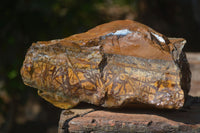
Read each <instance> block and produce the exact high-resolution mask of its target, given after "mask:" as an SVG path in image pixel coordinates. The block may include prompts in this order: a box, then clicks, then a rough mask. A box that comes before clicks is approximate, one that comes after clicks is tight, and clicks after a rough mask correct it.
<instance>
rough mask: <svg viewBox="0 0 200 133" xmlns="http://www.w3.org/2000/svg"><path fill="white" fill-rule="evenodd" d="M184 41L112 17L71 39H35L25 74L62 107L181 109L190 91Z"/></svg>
mask: <svg viewBox="0 0 200 133" xmlns="http://www.w3.org/2000/svg"><path fill="white" fill-rule="evenodd" d="M184 43H185V40H184V39H172V38H171V39H168V38H167V37H165V36H164V35H162V34H160V33H158V32H156V31H154V30H152V29H151V28H149V27H147V26H144V25H142V24H139V23H137V22H134V21H130V20H124V21H123V20H121V21H114V22H111V23H108V24H103V25H100V26H97V27H96V28H93V29H91V30H89V31H88V32H86V33H81V34H77V35H73V36H70V37H68V38H64V39H60V40H52V41H47V42H45V41H43V42H42V41H41V42H37V43H33V44H32V46H31V47H30V48H29V50H28V52H27V54H26V57H25V60H24V63H23V66H22V69H21V75H22V78H23V81H24V83H25V84H26V85H29V86H32V87H34V88H37V89H38V94H39V95H40V96H41V97H43V98H44V99H45V100H47V101H49V102H50V103H52V104H54V105H55V106H57V107H60V108H64V109H68V108H72V107H74V106H76V105H77V104H78V103H80V102H88V103H91V104H95V105H101V106H104V107H121V106H125V105H128V104H130V103H137V104H144V106H145V105H151V106H154V107H158V108H169V109H171V108H175V109H178V108H181V107H182V106H183V104H184V101H185V97H186V96H187V93H188V91H189V89H190V70H189V65H188V63H187V59H186V57H185V56H184V53H183V52H182V48H183V46H184ZM183 86H184V87H183ZM184 94H185V95H184Z"/></svg>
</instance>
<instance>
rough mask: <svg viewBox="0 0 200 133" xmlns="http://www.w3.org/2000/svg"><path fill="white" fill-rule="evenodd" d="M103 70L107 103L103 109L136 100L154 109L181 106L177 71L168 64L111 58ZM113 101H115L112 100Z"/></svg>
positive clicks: (182, 96)
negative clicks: (150, 105)
mask: <svg viewBox="0 0 200 133" xmlns="http://www.w3.org/2000/svg"><path fill="white" fill-rule="evenodd" d="M108 60H109V61H108V65H107V66H106V67H105V69H104V78H103V79H104V81H106V82H105V87H106V91H107V95H108V96H107V98H108V99H107V101H106V102H105V104H104V106H106V107H107V106H108V107H109V106H111V107H112V106H120V105H121V104H123V103H124V102H126V103H127V102H128V103H129V101H138V102H141V103H146V104H155V105H156V106H157V107H161V108H163V107H167V108H172V107H174V106H183V99H184V94H183V91H182V89H181V85H180V77H179V76H177V75H179V73H180V71H179V70H178V67H177V66H176V65H174V63H173V62H172V61H162V60H151V59H141V58H137V57H135V58H133V57H130V56H121V55H114V56H112V57H110V59H108ZM113 99H115V100H113Z"/></svg>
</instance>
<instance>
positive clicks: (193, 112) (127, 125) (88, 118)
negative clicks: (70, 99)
mask: <svg viewBox="0 0 200 133" xmlns="http://www.w3.org/2000/svg"><path fill="white" fill-rule="evenodd" d="M186 55H187V58H188V62H189V63H190V68H191V72H192V81H191V90H190V93H189V94H190V95H192V96H200V89H199V86H200V53H187V54H186ZM94 108H95V107H94ZM91 111H92V112H91ZM88 112H89V113H88ZM199 112H200V104H195V105H192V106H191V107H190V108H188V109H187V110H158V109H133V108H132V109H130V108H123V109H112V110H108V109H105V108H104V109H98V110H96V111H93V108H88V107H86V106H85V107H84V105H83V106H81V107H76V109H72V110H63V111H62V112H61V116H60V122H59V133H65V132H200V115H199Z"/></svg>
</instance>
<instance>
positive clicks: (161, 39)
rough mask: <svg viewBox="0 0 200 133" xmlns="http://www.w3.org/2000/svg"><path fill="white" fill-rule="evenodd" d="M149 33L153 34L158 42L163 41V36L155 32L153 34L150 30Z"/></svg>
mask: <svg viewBox="0 0 200 133" xmlns="http://www.w3.org/2000/svg"><path fill="white" fill-rule="evenodd" d="M151 34H153V35H154V36H155V37H156V38H157V39H158V40H159V41H160V42H163V43H165V39H164V38H163V37H161V36H159V35H157V34H155V33H153V32H151Z"/></svg>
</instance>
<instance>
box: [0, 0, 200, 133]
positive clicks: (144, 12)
mask: <svg viewBox="0 0 200 133" xmlns="http://www.w3.org/2000/svg"><path fill="white" fill-rule="evenodd" d="M118 19H131V20H136V21H138V22H141V23H143V24H146V25H148V26H150V27H152V28H153V29H155V30H157V31H158V32H160V33H162V34H164V35H166V36H168V37H183V38H185V39H186V40H187V42H188V43H187V45H186V46H185V48H184V50H185V51H190V52H198V51H200V44H199V41H200V1H199V0H153V1H150V0H79V1H78V0H15V1H13V0H6V1H2V2H1V4H0V133H9V132H12V133H18V132H21V133H24V132H29V133H35V132H37V133H55V132H57V126H58V121H59V115H60V112H61V109H58V108H56V107H54V106H52V105H51V104H49V103H47V102H46V101H44V100H43V99H41V98H40V97H39V96H38V95H37V93H36V89H33V88H30V87H28V86H25V85H24V84H23V82H22V80H21V77H20V67H21V66H22V63H23V59H24V57H25V54H26V51H27V49H28V48H29V47H30V46H31V44H32V43H33V42H36V41H39V40H42V41H47V40H52V39H59V38H64V37H67V36H69V35H72V34H76V33H81V32H85V31H87V30H88V29H90V28H93V27H94V26H97V25H99V24H102V23H105V22H110V21H113V20H118Z"/></svg>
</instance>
